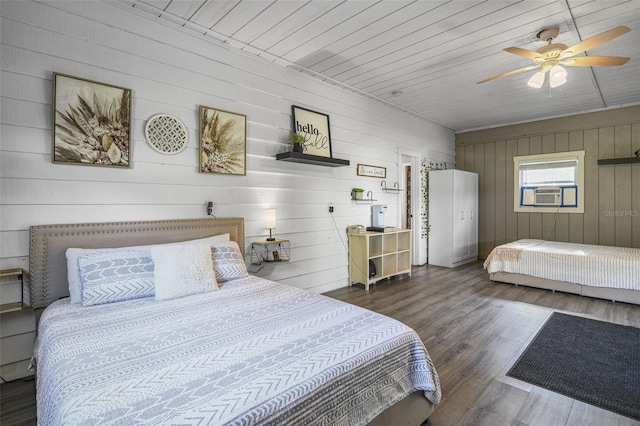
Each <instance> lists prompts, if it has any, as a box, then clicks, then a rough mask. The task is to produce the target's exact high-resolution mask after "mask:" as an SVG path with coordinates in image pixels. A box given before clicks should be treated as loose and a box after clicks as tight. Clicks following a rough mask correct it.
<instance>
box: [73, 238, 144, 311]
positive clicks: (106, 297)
mask: <svg viewBox="0 0 640 426" xmlns="http://www.w3.org/2000/svg"><path fill="white" fill-rule="evenodd" d="M78 270H79V276H80V287H81V296H82V305H83V306H91V305H101V304H103V303H111V302H119V301H122V300H128V299H138V298H140V297H149V296H153V293H154V280H153V270H154V268H153V262H152V260H151V256H150V255H149V252H148V251H146V252H145V251H143V250H111V251H109V252H101V253H90V254H84V255H82V256H80V257H78Z"/></svg>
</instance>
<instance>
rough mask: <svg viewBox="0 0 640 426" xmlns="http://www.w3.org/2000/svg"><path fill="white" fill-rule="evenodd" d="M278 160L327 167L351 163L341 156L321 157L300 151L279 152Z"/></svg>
mask: <svg viewBox="0 0 640 426" xmlns="http://www.w3.org/2000/svg"><path fill="white" fill-rule="evenodd" d="M276 160H281V161H289V162H291V163H304V164H313V165H316V166H327V167H342V166H348V165H349V160H341V159H340V158H333V157H320V156H319V155H309V154H302V153H300V152H293V151H289V152H282V153H280V154H277V155H276Z"/></svg>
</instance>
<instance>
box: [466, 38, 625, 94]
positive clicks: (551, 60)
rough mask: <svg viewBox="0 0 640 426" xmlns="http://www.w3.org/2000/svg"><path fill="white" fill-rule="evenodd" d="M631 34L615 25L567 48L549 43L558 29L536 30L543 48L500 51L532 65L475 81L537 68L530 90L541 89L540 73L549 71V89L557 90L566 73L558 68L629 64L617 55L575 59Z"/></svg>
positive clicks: (518, 48)
mask: <svg viewBox="0 0 640 426" xmlns="http://www.w3.org/2000/svg"><path fill="white" fill-rule="evenodd" d="M629 31H631V30H630V29H629V28H627V27H625V26H619V27H615V28H612V29H610V30H608V31H605V32H603V33H600V34H598V35H596V36H593V37H591V38H588V39H586V40H584V41H581V42H580V43H577V44H575V45H573V46H571V47H567V46H566V45H565V44H562V43H553V40H554V39H555V38H556V37H557V36H558V33H559V29H558V28H550V29H545V30H542V31H540V32H539V33H537V34H536V37H538V38H539V39H540V40H544V41H546V42H547V45H546V46H543V47H541V48H539V49H537V50H527V49H522V48H520V47H507V48H505V49H504V51H506V52H509V53H512V54H514V55H518V56H522V57H524V58H527V59H530V60H531V61H533V63H534V65H529V66H527V67H523V68H518V69H516V70H513V71H509V72H505V73H502V74H499V75H497V76H495V77H491V78H487V79H485V80H482V81H479V82H477V83H476V84H482V83H486V82H488V81H492V80H497V79H499V78H503V77H508V76H511V75H514V74H520V73H522V72H525V71H529V70H533V69H536V68H538V69H539V70H538V72H536V73H535V74H534V75H533V76H532V77H531V78H530V79H529V81H528V82H527V84H528V85H529V86H531V87H535V88H537V89H539V88H541V87H542V85H543V84H544V80H545V77H544V74H545V73H546V72H547V71H549V86H551V87H558V86H561V85H563V84H565V83H566V82H567V70H566V69H564V67H562V65H564V66H570V67H602V66H618V65H624V64H626V63H627V61H629V58H626V57H621V56H578V57H576V56H575V55H579V54H580V53H583V52H585V51H587V50H589V49H592V48H594V47H596V46H599V45H601V44H603V43H606V42H608V41H611V40H613V39H614V38H617V37H620V36H621V35H623V34H626V33H628V32H629Z"/></svg>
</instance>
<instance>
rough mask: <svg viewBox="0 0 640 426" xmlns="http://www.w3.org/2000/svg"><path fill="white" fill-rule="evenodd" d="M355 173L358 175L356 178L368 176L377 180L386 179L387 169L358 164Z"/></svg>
mask: <svg viewBox="0 0 640 426" xmlns="http://www.w3.org/2000/svg"><path fill="white" fill-rule="evenodd" d="M356 173H357V174H358V176H369V177H377V178H383V179H384V178H386V177H387V168H386V167H377V166H369V165H367V164H358V167H357V168H356Z"/></svg>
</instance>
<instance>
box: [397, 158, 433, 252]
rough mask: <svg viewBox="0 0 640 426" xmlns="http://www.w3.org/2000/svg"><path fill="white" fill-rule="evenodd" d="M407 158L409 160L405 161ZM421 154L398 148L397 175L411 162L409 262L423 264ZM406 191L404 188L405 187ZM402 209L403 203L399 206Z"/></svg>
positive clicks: (424, 247) (402, 173)
mask: <svg viewBox="0 0 640 426" xmlns="http://www.w3.org/2000/svg"><path fill="white" fill-rule="evenodd" d="M407 158H408V160H409V161H406V159H407ZM421 159H422V155H421V154H420V153H419V152H416V151H410V150H405V149H401V148H400V149H398V163H397V164H398V176H402V177H403V179H402V180H403V182H404V167H405V164H407V163H410V164H411V183H412V184H411V201H412V202H411V231H412V232H411V245H412V247H411V253H412V255H411V257H412V259H411V264H412V265H424V264H425V263H426V262H427V240H426V238H422V221H421V220H420V219H421V217H422V216H421V215H420V214H421V206H422V204H421V203H420V201H419V200H422V181H421V179H420V168H421ZM405 191H406V189H405ZM403 199H404V194H403V197H400V201H398V203H402V200H403ZM399 207H400V208H402V209H403V210H404V205H402V206H399Z"/></svg>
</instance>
